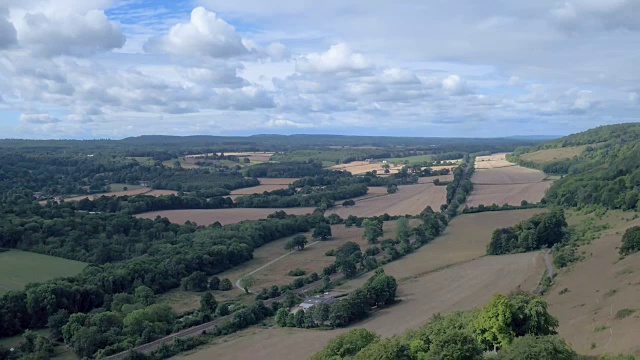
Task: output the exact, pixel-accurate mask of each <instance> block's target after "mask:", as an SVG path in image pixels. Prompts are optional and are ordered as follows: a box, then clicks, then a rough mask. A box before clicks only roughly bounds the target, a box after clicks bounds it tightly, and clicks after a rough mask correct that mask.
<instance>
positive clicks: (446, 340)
mask: <svg viewBox="0 0 640 360" xmlns="http://www.w3.org/2000/svg"><path fill="white" fill-rule="evenodd" d="M427 359H451V360H480V359H482V348H480V344H478V342H477V341H476V339H474V337H473V336H472V335H470V334H469V333H468V332H466V331H463V330H458V329H449V330H448V331H445V332H444V333H443V334H439V336H434V337H432V338H431V345H430V346H429V351H428V352H427Z"/></svg>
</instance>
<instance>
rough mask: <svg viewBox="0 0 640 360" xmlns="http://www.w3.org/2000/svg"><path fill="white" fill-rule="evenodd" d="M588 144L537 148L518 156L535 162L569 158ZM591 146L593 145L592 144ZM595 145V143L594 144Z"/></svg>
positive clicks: (577, 153) (580, 151) (579, 152)
mask: <svg viewBox="0 0 640 360" xmlns="http://www.w3.org/2000/svg"><path fill="white" fill-rule="evenodd" d="M587 146H588V145H581V146H568V147H563V148H555V149H545V150H538V151H534V152H532V153H528V154H523V155H521V156H520V158H521V159H522V160H527V161H532V162H535V163H539V164H541V163H547V162H551V161H557V160H564V159H570V158H572V157H574V156H578V155H580V154H582V153H583V152H584V149H586V148H587ZM592 146H593V145H592ZM596 146H597V145H596Z"/></svg>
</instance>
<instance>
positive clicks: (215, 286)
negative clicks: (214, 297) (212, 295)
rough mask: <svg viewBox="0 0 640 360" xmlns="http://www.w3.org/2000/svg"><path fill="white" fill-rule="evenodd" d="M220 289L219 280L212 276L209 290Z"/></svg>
mask: <svg viewBox="0 0 640 360" xmlns="http://www.w3.org/2000/svg"><path fill="white" fill-rule="evenodd" d="M219 288H220V278H219V277H217V276H212V277H211V279H209V290H218V289H219Z"/></svg>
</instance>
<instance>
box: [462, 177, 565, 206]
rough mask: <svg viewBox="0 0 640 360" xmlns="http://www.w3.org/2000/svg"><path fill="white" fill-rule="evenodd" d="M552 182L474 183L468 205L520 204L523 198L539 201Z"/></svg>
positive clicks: (533, 201)
mask: <svg viewBox="0 0 640 360" xmlns="http://www.w3.org/2000/svg"><path fill="white" fill-rule="evenodd" d="M552 183H553V182H552V181H541V182H537V183H531V184H515V185H474V186H473V192H472V193H471V196H469V199H467V202H466V205H468V206H470V207H477V206H478V205H481V204H482V205H492V204H497V205H504V204H509V205H520V203H522V200H526V201H528V202H530V203H537V202H540V200H542V198H543V197H544V194H545V192H546V191H547V189H548V188H549V187H551V184H552Z"/></svg>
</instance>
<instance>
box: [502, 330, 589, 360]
mask: <svg viewBox="0 0 640 360" xmlns="http://www.w3.org/2000/svg"><path fill="white" fill-rule="evenodd" d="M498 359H499V360H577V359H578V354H576V352H575V351H573V350H572V349H571V348H570V347H569V346H568V345H567V344H566V343H565V342H564V340H563V339H562V338H560V337H558V336H523V337H519V338H516V339H515V340H513V343H512V344H511V345H510V346H507V347H506V348H504V349H502V351H500V353H499V354H498Z"/></svg>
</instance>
